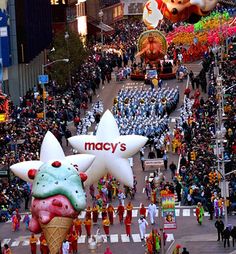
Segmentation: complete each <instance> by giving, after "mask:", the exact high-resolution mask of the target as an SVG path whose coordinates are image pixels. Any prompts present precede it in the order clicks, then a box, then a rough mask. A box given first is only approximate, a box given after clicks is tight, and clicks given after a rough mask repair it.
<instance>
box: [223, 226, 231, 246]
mask: <svg viewBox="0 0 236 254" xmlns="http://www.w3.org/2000/svg"><path fill="white" fill-rule="evenodd" d="M223 236H224V248H225V247H226V242H227V245H228V247H230V242H229V239H230V230H229V228H228V227H226V228H225V230H224V231H223Z"/></svg>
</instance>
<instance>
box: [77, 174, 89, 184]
mask: <svg viewBox="0 0 236 254" xmlns="http://www.w3.org/2000/svg"><path fill="white" fill-rule="evenodd" d="M79 176H80V178H81V181H82V182H85V181H86V180H87V178H88V176H87V175H86V174H85V173H84V172H80V173H79Z"/></svg>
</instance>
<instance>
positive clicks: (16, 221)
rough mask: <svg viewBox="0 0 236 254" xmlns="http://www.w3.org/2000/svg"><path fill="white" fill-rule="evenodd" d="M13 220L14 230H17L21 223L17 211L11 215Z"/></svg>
mask: <svg viewBox="0 0 236 254" xmlns="http://www.w3.org/2000/svg"><path fill="white" fill-rule="evenodd" d="M11 221H12V231H13V232H15V231H16V230H18V225H19V221H18V218H17V215H16V212H15V211H14V212H13V215H12V217H11Z"/></svg>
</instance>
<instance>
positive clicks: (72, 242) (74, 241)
mask: <svg viewBox="0 0 236 254" xmlns="http://www.w3.org/2000/svg"><path fill="white" fill-rule="evenodd" d="M77 241H78V235H77V234H76V232H75V231H74V230H73V232H72V234H70V237H69V242H70V247H71V252H72V254H77V252H78V243H77Z"/></svg>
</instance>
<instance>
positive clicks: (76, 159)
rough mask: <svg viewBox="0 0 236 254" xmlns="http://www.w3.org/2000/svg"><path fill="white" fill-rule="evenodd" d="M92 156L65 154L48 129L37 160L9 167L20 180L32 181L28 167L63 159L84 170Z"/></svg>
mask: <svg viewBox="0 0 236 254" xmlns="http://www.w3.org/2000/svg"><path fill="white" fill-rule="evenodd" d="M94 158H95V156H93V155H86V154H79V155H69V156H65V154H64V152H63V150H62V147H61V145H60V143H59V142H58V140H57V139H56V137H55V136H54V135H53V134H52V133H51V132H50V131H48V132H47V133H46V135H45V137H44V139H43V143H42V145H41V149H40V160H39V161H37V160H35V161H23V162H19V163H16V164H14V165H12V166H11V167H10V168H11V170H12V172H13V173H14V174H15V175H16V176H18V177H19V178H21V179H22V180H24V181H27V182H33V180H32V179H29V177H28V171H29V170H30V169H36V170H38V169H39V168H40V166H41V165H42V164H43V163H45V162H48V161H57V160H58V161H64V160H65V161H67V162H69V163H71V164H73V165H76V169H77V170H78V171H79V172H84V171H86V169H87V168H88V167H89V166H90V165H91V164H92V162H93V160H94Z"/></svg>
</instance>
